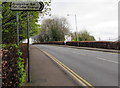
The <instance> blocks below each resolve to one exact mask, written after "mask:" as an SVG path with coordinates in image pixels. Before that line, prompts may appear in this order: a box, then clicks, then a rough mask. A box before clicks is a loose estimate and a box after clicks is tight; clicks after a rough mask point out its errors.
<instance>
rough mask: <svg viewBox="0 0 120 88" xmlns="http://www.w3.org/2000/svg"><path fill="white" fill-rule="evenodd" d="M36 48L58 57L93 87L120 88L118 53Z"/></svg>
mask: <svg viewBox="0 0 120 88" xmlns="http://www.w3.org/2000/svg"><path fill="white" fill-rule="evenodd" d="M34 46H36V47H38V48H40V49H41V50H43V51H46V52H48V53H49V54H51V55H52V56H54V57H56V58H57V59H58V60H59V61H61V62H62V63H63V64H65V65H66V66H67V67H69V68H70V69H72V70H73V71H74V72H76V73H77V74H78V75H80V76H81V77H82V78H84V79H85V80H87V81H88V82H89V83H90V84H92V85H93V86H118V54H117V53H116V54H115V53H110V52H101V51H91V50H83V49H75V48H67V47H58V46H51V45H34ZM46 66H47V65H46Z"/></svg>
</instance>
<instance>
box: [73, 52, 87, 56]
mask: <svg viewBox="0 0 120 88" xmlns="http://www.w3.org/2000/svg"><path fill="white" fill-rule="evenodd" d="M72 53H75V54H80V55H84V56H85V54H83V53H78V52H72Z"/></svg>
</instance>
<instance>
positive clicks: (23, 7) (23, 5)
mask: <svg viewBox="0 0 120 88" xmlns="http://www.w3.org/2000/svg"><path fill="white" fill-rule="evenodd" d="M10 7H11V8H10V9H11V10H13V11H42V10H43V8H44V3H43V2H27V1H26V2H11V6H10Z"/></svg>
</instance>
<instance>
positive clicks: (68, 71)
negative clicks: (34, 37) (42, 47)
mask: <svg viewBox="0 0 120 88" xmlns="http://www.w3.org/2000/svg"><path fill="white" fill-rule="evenodd" d="M43 52H44V53H45V54H46V55H47V56H49V57H50V58H51V59H52V60H53V61H55V62H56V63H57V64H58V65H59V66H60V67H62V68H63V69H64V70H65V71H66V72H67V73H68V74H69V75H70V76H72V77H73V78H74V79H75V80H76V81H77V83H79V85H81V86H84V87H86V88H94V87H93V86H92V85H91V84H90V83H88V82H87V81H86V80H85V79H83V78H82V77H80V76H79V75H78V74H76V73H75V72H74V71H72V70H71V69H70V68H68V67H67V66H65V65H64V64H63V63H62V62H60V61H59V60H57V59H56V58H55V57H53V56H52V55H50V54H49V53H47V52H45V51H43Z"/></svg>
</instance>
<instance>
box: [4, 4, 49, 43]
mask: <svg viewBox="0 0 120 88" xmlns="http://www.w3.org/2000/svg"><path fill="white" fill-rule="evenodd" d="M49 3H50V2H48V3H47V2H46V4H45V8H44V10H43V11H44V13H39V12H38V11H30V12H29V15H30V17H29V19H30V21H29V23H30V31H29V32H30V36H34V35H36V34H38V33H39V30H40V25H38V24H37V22H38V18H39V14H46V13H48V12H47V9H48V8H47V5H49ZM18 16H19V34H20V36H19V38H20V42H21V41H23V40H24V39H26V38H27V33H26V31H27V12H26V11H19V12H18ZM2 17H3V18H2V41H3V43H5V44H9V43H16V12H15V11H11V10H10V2H3V3H2ZM11 39H12V41H11Z"/></svg>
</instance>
